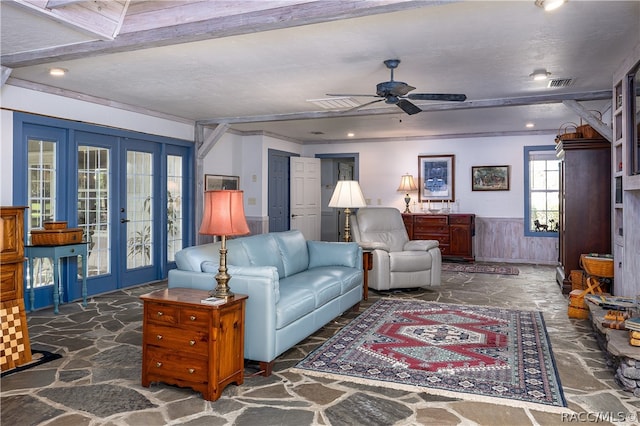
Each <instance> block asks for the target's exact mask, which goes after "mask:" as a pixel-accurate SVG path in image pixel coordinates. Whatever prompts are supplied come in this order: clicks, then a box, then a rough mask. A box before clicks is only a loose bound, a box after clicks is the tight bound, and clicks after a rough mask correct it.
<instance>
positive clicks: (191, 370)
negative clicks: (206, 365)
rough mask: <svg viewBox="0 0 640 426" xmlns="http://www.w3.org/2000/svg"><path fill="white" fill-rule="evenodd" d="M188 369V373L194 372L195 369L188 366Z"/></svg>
mask: <svg viewBox="0 0 640 426" xmlns="http://www.w3.org/2000/svg"><path fill="white" fill-rule="evenodd" d="M188 371H189V374H193V373H195V372H196V369H195V368H190V369H189V370H188Z"/></svg>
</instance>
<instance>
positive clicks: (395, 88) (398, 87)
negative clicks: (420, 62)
mask: <svg viewBox="0 0 640 426" xmlns="http://www.w3.org/2000/svg"><path fill="white" fill-rule="evenodd" d="M412 90H416V88H415V87H413V86H409V85H408V84H407V83H403V82H401V81H394V82H393V85H392V87H391V88H390V89H389V94H390V95H394V96H404V95H406V94H407V93H409V92H410V91H412Z"/></svg>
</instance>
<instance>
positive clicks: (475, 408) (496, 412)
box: [450, 401, 532, 426]
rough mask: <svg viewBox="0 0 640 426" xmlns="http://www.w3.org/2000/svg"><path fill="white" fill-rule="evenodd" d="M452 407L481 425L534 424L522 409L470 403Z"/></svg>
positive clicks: (456, 411)
mask: <svg viewBox="0 0 640 426" xmlns="http://www.w3.org/2000/svg"><path fill="white" fill-rule="evenodd" d="M450 407H451V409H452V410H453V411H454V412H455V413H458V414H459V415H460V416H462V417H463V418H465V419H468V420H470V421H472V422H475V423H477V424H480V425H518V426H525V425H531V424H532V422H531V420H530V419H529V417H528V416H527V413H525V411H524V409H522V408H514V407H506V406H504V405H496V404H487V403H482V402H469V401H460V402H455V403H452V404H451V405H450Z"/></svg>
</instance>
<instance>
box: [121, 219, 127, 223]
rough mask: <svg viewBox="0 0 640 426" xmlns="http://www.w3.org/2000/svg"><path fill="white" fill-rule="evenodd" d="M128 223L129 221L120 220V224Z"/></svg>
mask: <svg viewBox="0 0 640 426" xmlns="http://www.w3.org/2000/svg"><path fill="white" fill-rule="evenodd" d="M127 222H129V219H120V223H127Z"/></svg>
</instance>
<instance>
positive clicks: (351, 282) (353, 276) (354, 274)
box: [312, 266, 362, 294]
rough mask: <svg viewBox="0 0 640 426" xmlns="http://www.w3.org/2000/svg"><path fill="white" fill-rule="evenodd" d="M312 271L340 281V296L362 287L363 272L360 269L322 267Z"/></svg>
mask: <svg viewBox="0 0 640 426" xmlns="http://www.w3.org/2000/svg"><path fill="white" fill-rule="evenodd" d="M312 270H313V271H315V272H317V273H320V274H323V275H327V276H331V277H334V278H335V279H336V280H338V281H340V294H345V293H347V292H349V291H350V290H353V289H354V288H356V287H358V286H361V285H362V271H361V270H359V269H354V268H348V267H345V266H320V267H318V268H313V269H312Z"/></svg>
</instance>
